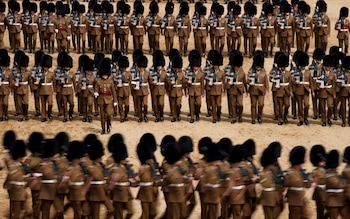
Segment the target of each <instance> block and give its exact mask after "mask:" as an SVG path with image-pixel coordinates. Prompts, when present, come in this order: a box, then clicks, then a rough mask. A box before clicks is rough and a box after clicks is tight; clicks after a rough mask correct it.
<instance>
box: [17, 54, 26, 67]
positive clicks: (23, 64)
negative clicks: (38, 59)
mask: <svg viewBox="0 0 350 219" xmlns="http://www.w3.org/2000/svg"><path fill="white" fill-rule="evenodd" d="M28 64H29V57H28V56H27V55H22V56H20V57H19V60H18V65H19V66H20V67H28Z"/></svg>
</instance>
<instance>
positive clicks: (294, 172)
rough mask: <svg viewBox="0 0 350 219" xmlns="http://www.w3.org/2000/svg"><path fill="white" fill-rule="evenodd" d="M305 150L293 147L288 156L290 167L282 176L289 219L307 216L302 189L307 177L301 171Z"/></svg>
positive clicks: (301, 147)
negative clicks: (286, 190)
mask: <svg viewBox="0 0 350 219" xmlns="http://www.w3.org/2000/svg"><path fill="white" fill-rule="evenodd" d="M305 151H306V150H305V148H304V147H303V146H296V147H294V148H293V149H292V150H291V152H290V154H289V161H290V163H291V167H290V168H289V169H288V170H287V171H286V173H285V175H284V187H285V188H286V189H288V192H287V201H288V204H289V217H290V218H306V217H307V216H308V204H307V201H306V199H305V198H303V197H305V194H306V191H305V189H304V187H305V186H307V184H308V175H307V174H306V173H305V170H304V169H303V164H304V159H305Z"/></svg>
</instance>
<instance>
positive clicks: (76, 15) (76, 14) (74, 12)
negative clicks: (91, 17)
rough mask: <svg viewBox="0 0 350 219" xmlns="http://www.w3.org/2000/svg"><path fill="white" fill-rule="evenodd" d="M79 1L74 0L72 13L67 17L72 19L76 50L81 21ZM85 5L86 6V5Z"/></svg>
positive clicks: (73, 41)
mask: <svg viewBox="0 0 350 219" xmlns="http://www.w3.org/2000/svg"><path fill="white" fill-rule="evenodd" d="M79 5H80V4H79V2H78V1H74V2H73V3H72V13H71V14H69V18H68V17H67V20H70V24H69V25H70V26H71V28H70V29H71V34H72V44H73V49H74V51H75V50H76V49H77V35H76V32H77V29H78V25H77V24H78V22H77V21H79V12H78V10H79ZM84 7H85V6H84Z"/></svg>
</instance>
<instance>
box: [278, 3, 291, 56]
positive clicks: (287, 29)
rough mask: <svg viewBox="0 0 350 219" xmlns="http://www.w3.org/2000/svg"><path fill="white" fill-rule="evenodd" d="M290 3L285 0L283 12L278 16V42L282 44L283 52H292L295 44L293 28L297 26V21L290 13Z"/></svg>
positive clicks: (282, 7)
mask: <svg viewBox="0 0 350 219" xmlns="http://www.w3.org/2000/svg"><path fill="white" fill-rule="evenodd" d="M290 8H291V6H290V4H288V2H285V4H283V5H282V6H281V14H280V16H277V19H276V22H277V32H278V36H277V38H278V42H279V44H280V49H281V52H284V53H290V51H291V47H292V44H293V37H294V32H293V28H294V26H295V21H294V18H293V16H292V15H291V13H290Z"/></svg>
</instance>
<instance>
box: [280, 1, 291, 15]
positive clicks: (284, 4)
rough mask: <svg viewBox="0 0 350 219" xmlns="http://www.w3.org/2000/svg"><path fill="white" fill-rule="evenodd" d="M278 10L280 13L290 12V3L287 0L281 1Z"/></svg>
mask: <svg viewBox="0 0 350 219" xmlns="http://www.w3.org/2000/svg"><path fill="white" fill-rule="evenodd" d="M280 10H281V12H282V13H290V11H291V5H290V4H289V3H288V2H287V1H282V2H281V7H280Z"/></svg>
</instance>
